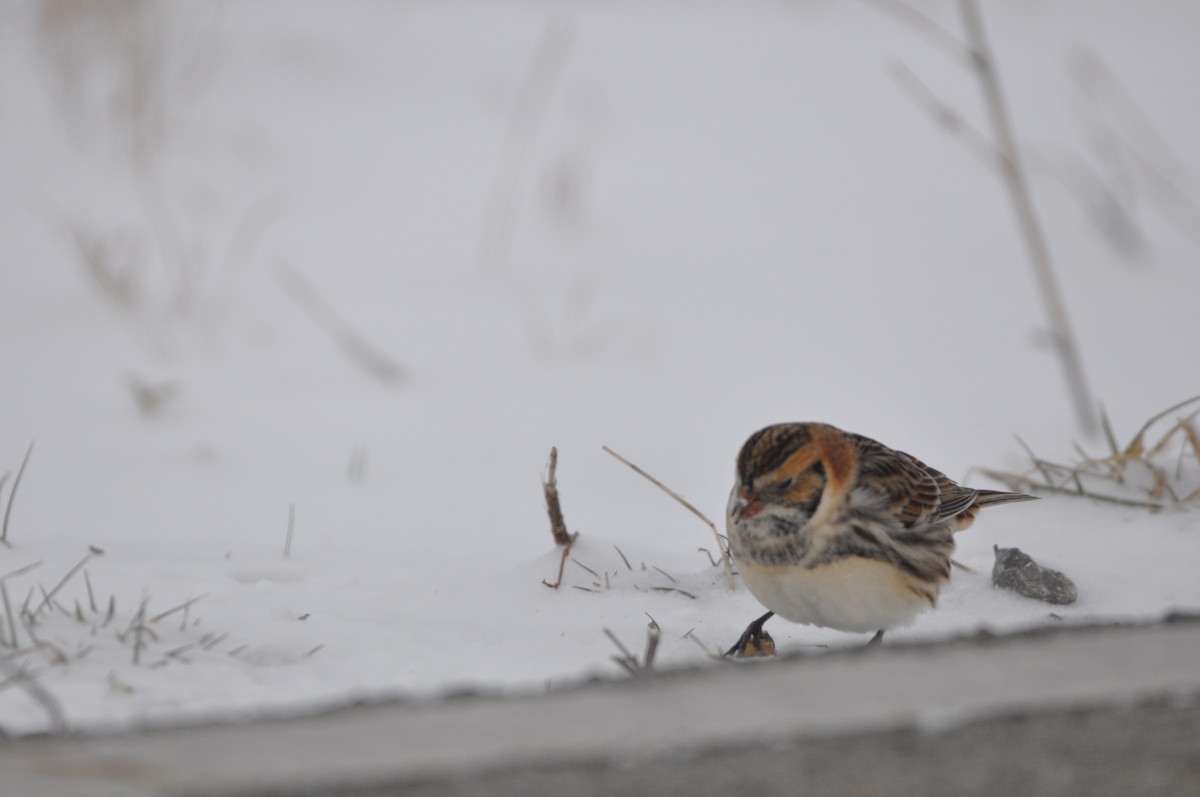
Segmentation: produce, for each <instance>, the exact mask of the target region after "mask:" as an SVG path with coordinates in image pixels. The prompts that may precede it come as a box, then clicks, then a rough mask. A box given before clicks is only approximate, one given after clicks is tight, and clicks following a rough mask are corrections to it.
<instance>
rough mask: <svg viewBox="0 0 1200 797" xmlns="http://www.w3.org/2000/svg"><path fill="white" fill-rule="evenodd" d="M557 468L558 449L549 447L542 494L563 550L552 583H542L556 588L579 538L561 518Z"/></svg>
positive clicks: (553, 529)
mask: <svg viewBox="0 0 1200 797" xmlns="http://www.w3.org/2000/svg"><path fill="white" fill-rule="evenodd" d="M557 468H558V449H557V448H554V447H551V449H550V465H549V467H548V468H547V469H546V478H545V480H543V481H542V495H543V496H545V498H546V514H547V515H549V516H550V533H551V534H552V535H554V544H555V545H561V546H562V549H563V551H562V558H560V559H559V560H558V578H556V579H554V583H553V584H551V583H550V582H549V581H547V580H546V579H544V578H543V579H542V583H543V584H545V585H546V586H547V587H550V589H558V588H559V587H560V586H562V580H563V570H564V569H565V568H566V566H567V557H568V556H570V555H571V548H572V546H574V545H575V540H577V539H578V538H579V532H575V533H574V534H571V533H570V532H568V531H567V521H566V520H565V519H564V518H563V511H562V504H561V503H560V502H559V499H558V480H557V478H556V477H555V470H557Z"/></svg>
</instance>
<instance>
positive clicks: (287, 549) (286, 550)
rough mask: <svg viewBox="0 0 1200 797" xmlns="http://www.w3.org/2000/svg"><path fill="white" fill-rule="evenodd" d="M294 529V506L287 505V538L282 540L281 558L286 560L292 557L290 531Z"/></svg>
mask: <svg viewBox="0 0 1200 797" xmlns="http://www.w3.org/2000/svg"><path fill="white" fill-rule="evenodd" d="M295 528H296V505H295V504H288V527H287V537H285V538H284V540H283V558H284V559H287V558H289V557H290V556H291V555H292V531H294V530H295Z"/></svg>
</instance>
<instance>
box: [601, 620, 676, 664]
mask: <svg viewBox="0 0 1200 797" xmlns="http://www.w3.org/2000/svg"><path fill="white" fill-rule="evenodd" d="M646 616H647V617H650V615H646ZM604 635H605V636H607V637H608V638H609V639H610V640H612V643H613V644H614V645H616V646H617V650H619V651H621V655H619V656H613V657H612V660H613V662H615V663H616V664H617V666H618V667H620V668H621V669H623V670H625V672H627V673H629V674H630V675H635V676H636V675H641V674H642V673H645V672H649V671H650V670H651V669H652V668H653V667H654V657H655V655H656V654H657V653H658V641H659V639H661V638H662V629H661V628H659V626H658V623H657V622H655V620H654V618H653V617H650V623H649V625H647V626H646V650H645V652H644V653H643V654H642V660H641V661H638V658H637V656H635V655H633V654H632V653H630V652H629V648H627V647H625V645H623V644H622V643H621V640H620V639H618V638H617V635H616V634H614V633H613V632H612V631H611V630H610V629H608V628H605V629H604Z"/></svg>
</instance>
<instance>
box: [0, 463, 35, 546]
mask: <svg viewBox="0 0 1200 797" xmlns="http://www.w3.org/2000/svg"><path fill="white" fill-rule="evenodd" d="M32 453H33V441H30V443H29V448H27V449H25V458H24V459H22V460H21V467H20V468H19V469H18V470H17V477H16V478H15V479H13V485H12V489H11V490H9V491H8V506H7V507H5V509H4V526H3V528H2V529H0V542H2V543H4V545H5V546H7V547H9V548H11V547H12V543H10V542H9V541H8V518H9V516H10V515H12V508H13V502H14V501H16V499H17V488H18V487H20V486H21V477H22V476H24V475H25V466H26V465H28V464H29V455H30V454H32Z"/></svg>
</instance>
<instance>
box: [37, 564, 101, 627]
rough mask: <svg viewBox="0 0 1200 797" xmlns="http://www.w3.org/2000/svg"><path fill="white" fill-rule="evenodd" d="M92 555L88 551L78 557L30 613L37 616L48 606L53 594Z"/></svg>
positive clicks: (64, 584)
mask: <svg viewBox="0 0 1200 797" xmlns="http://www.w3.org/2000/svg"><path fill="white" fill-rule="evenodd" d="M93 555H94V554H92V552H91V551H88V553H87V555H86V556H84V557H83V558H82V559H80V560H79V563H78V564H77V565H75V566H74V567H72V568H71V570H70V571H69V572H68V573H67V574H66V575H65V576H63V577H62V580H60V581H59V582H58V583H57V584H56V585H55V586H54V589H52V590H50V592H48V593H46V595H45V597H43V599H42V602H41V603H39V604H38V607H37V608H36V609H34V610H33V613H32V616H33V617H37V616H38V613H39V612H41V610H42V609H44V608H46V606H48V605H49V604H50V602H51V601H52V600H54V596H55V595H57V594H58V591H59V590H60V589H62V588H63V587H64V586H66V583H67V582H68V581H70V580H71V578H72V577H73V576H74V575H75V574H76V573H78V572H79V571H80V570H82V569H83V566H84V565H86V564H87V563H88V562H89V561H91V559H92V556H93Z"/></svg>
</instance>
